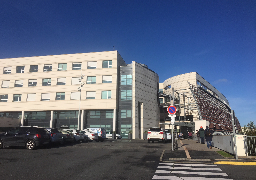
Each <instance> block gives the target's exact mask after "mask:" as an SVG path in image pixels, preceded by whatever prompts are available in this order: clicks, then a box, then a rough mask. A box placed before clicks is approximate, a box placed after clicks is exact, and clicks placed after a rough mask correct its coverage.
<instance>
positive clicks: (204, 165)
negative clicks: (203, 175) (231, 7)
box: [174, 164, 217, 167]
mask: <svg viewBox="0 0 256 180" xmlns="http://www.w3.org/2000/svg"><path fill="white" fill-rule="evenodd" d="M174 165H175V166H203V167H206V166H211V167H212V166H217V165H216V164H174Z"/></svg>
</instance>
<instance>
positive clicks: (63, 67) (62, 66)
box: [58, 63, 67, 71]
mask: <svg viewBox="0 0 256 180" xmlns="http://www.w3.org/2000/svg"><path fill="white" fill-rule="evenodd" d="M66 70H67V63H59V64H58V71H66Z"/></svg>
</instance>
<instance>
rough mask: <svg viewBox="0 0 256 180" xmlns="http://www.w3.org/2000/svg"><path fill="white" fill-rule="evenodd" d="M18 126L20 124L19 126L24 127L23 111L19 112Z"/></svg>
mask: <svg viewBox="0 0 256 180" xmlns="http://www.w3.org/2000/svg"><path fill="white" fill-rule="evenodd" d="M20 124H21V126H24V111H21V119H20Z"/></svg>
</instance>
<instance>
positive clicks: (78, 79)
mask: <svg viewBox="0 0 256 180" xmlns="http://www.w3.org/2000/svg"><path fill="white" fill-rule="evenodd" d="M80 82H81V80H80V78H79V77H72V79H71V84H72V85H75V84H80Z"/></svg>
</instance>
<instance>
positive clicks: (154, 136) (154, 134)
mask: <svg viewBox="0 0 256 180" xmlns="http://www.w3.org/2000/svg"><path fill="white" fill-rule="evenodd" d="M147 139H148V143H150V141H151V142H152V143H154V141H158V142H159V141H162V142H164V140H165V133H164V132H163V130H162V129H161V128H159V127H152V128H150V129H149V130H148V136H147Z"/></svg>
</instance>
